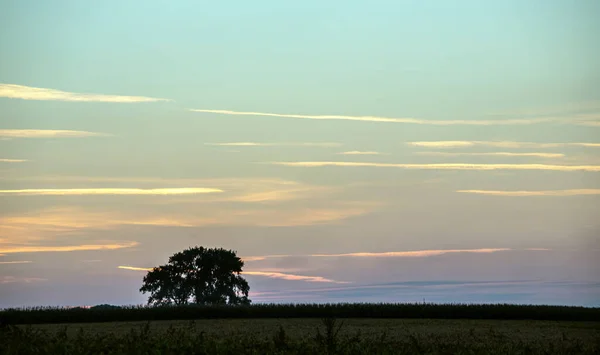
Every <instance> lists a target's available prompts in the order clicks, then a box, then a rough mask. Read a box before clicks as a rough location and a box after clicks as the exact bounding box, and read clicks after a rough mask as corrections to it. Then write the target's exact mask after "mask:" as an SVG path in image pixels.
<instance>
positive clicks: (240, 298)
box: [140, 247, 250, 306]
mask: <svg viewBox="0 0 600 355" xmlns="http://www.w3.org/2000/svg"><path fill="white" fill-rule="evenodd" d="M243 267H244V262H243V261H242V259H240V258H239V257H237V255H236V253H235V252H234V251H232V250H225V249H223V248H219V249H216V248H214V249H212V248H209V249H207V248H204V247H194V248H189V249H186V250H184V251H182V252H179V253H175V254H174V255H173V256H171V257H170V258H169V262H168V263H167V264H166V265H161V266H158V267H155V268H153V269H152V270H150V271H149V272H148V274H147V275H146V276H145V277H144V281H143V282H144V283H143V286H142V288H140V292H142V293H150V297H149V298H148V304H150V305H154V306H167V305H184V304H188V303H190V302H193V303H195V304H202V305H207V304H249V303H250V300H249V299H248V291H249V290H250V286H249V285H248V282H247V281H246V280H245V279H244V278H243V277H242V276H240V273H241V272H242V268H243Z"/></svg>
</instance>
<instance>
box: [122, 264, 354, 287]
mask: <svg viewBox="0 0 600 355" xmlns="http://www.w3.org/2000/svg"><path fill="white" fill-rule="evenodd" d="M117 268H118V269H122V270H131V271H151V270H152V269H153V268H149V267H137V266H122V265H120V266H117ZM242 274H243V275H250V276H264V277H269V278H273V279H282V280H289V281H305V282H327V283H337V284H344V283H348V282H344V281H335V280H331V279H328V278H325V277H321V276H306V275H295V274H290V273H283V272H275V271H242Z"/></svg>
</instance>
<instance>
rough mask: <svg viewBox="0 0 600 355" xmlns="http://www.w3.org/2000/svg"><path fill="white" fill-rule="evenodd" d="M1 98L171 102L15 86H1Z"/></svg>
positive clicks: (140, 97) (157, 99)
mask: <svg viewBox="0 0 600 355" xmlns="http://www.w3.org/2000/svg"><path fill="white" fill-rule="evenodd" d="M0 97H6V98H10V99H22V100H42V101H49V100H52V101H75V102H114V103H137V102H155V101H171V100H168V99H159V98H153V97H144V96H122V95H104V94H84V93H74V92H67V91H61V90H55V89H46V88H37V87H31V86H24V85H15V84H0Z"/></svg>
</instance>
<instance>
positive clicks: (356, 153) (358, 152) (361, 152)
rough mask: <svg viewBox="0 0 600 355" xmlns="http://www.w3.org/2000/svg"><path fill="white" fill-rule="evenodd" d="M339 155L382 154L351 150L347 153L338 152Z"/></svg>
mask: <svg viewBox="0 0 600 355" xmlns="http://www.w3.org/2000/svg"><path fill="white" fill-rule="evenodd" d="M337 154H339V155H381V154H383V153H380V152H374V151H360V150H351V151H348V152H340V153H337Z"/></svg>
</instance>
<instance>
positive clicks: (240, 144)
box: [204, 142, 342, 147]
mask: <svg viewBox="0 0 600 355" xmlns="http://www.w3.org/2000/svg"><path fill="white" fill-rule="evenodd" d="M204 145H212V146H221V147H276V146H288V147H339V146H341V145H342V144H341V143H333V142H322V143H319V142H281V143H261V142H227V143H204Z"/></svg>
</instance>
